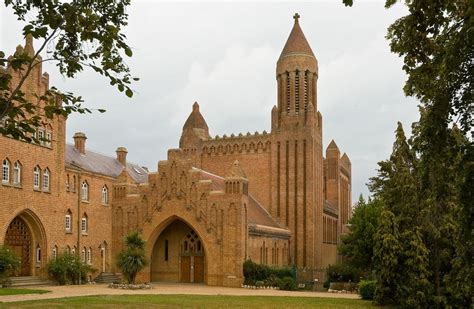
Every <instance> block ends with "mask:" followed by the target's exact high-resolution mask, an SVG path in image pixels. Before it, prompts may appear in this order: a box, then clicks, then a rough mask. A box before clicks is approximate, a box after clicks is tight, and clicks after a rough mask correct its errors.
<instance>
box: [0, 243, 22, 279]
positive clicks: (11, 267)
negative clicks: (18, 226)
mask: <svg viewBox="0 0 474 309" xmlns="http://www.w3.org/2000/svg"><path fill="white" fill-rule="evenodd" d="M19 267H20V259H19V258H18V257H17V256H16V255H15V254H14V253H13V251H11V250H10V248H8V247H7V246H0V283H1V284H3V281H4V280H5V278H6V277H8V276H9V275H11V274H12V273H13V272H14V271H15V270H17V269H18V268H19Z"/></svg>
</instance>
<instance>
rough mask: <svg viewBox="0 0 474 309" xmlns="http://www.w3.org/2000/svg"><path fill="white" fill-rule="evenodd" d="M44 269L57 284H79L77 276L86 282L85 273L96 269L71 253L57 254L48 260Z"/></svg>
mask: <svg viewBox="0 0 474 309" xmlns="http://www.w3.org/2000/svg"><path fill="white" fill-rule="evenodd" d="M46 270H47V272H48V275H49V276H50V278H51V279H53V280H55V281H56V282H57V283H58V284H59V285H65V284H79V278H81V281H82V282H86V278H87V274H89V273H93V272H96V271H97V270H96V269H94V268H92V266H90V265H88V264H86V263H84V262H82V261H81V259H80V258H79V256H78V255H76V254H71V253H64V254H58V256H57V257H56V259H53V260H51V261H49V262H48V264H47V265H46Z"/></svg>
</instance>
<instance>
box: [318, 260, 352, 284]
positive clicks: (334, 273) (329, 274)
mask: <svg viewBox="0 0 474 309" xmlns="http://www.w3.org/2000/svg"><path fill="white" fill-rule="evenodd" d="M359 277H360V272H359V271H358V270H357V269H356V268H355V267H353V266H351V265H349V264H347V263H340V264H335V265H329V266H328V268H327V269H326V280H327V281H329V282H358V281H359Z"/></svg>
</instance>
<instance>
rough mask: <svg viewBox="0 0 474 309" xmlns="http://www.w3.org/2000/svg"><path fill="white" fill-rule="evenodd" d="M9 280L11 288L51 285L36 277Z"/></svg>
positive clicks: (47, 281) (49, 282)
mask: <svg viewBox="0 0 474 309" xmlns="http://www.w3.org/2000/svg"><path fill="white" fill-rule="evenodd" d="M9 279H10V283H11V285H10V286H12V287H16V286H40V285H52V282H51V281H49V280H45V279H42V278H40V277H37V276H22V277H10V278H9Z"/></svg>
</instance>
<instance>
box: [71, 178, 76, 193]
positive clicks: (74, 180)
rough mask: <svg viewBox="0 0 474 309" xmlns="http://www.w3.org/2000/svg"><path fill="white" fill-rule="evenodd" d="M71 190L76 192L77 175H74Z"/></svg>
mask: <svg viewBox="0 0 474 309" xmlns="http://www.w3.org/2000/svg"><path fill="white" fill-rule="evenodd" d="M71 191H72V192H76V175H74V176H72V183H71Z"/></svg>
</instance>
